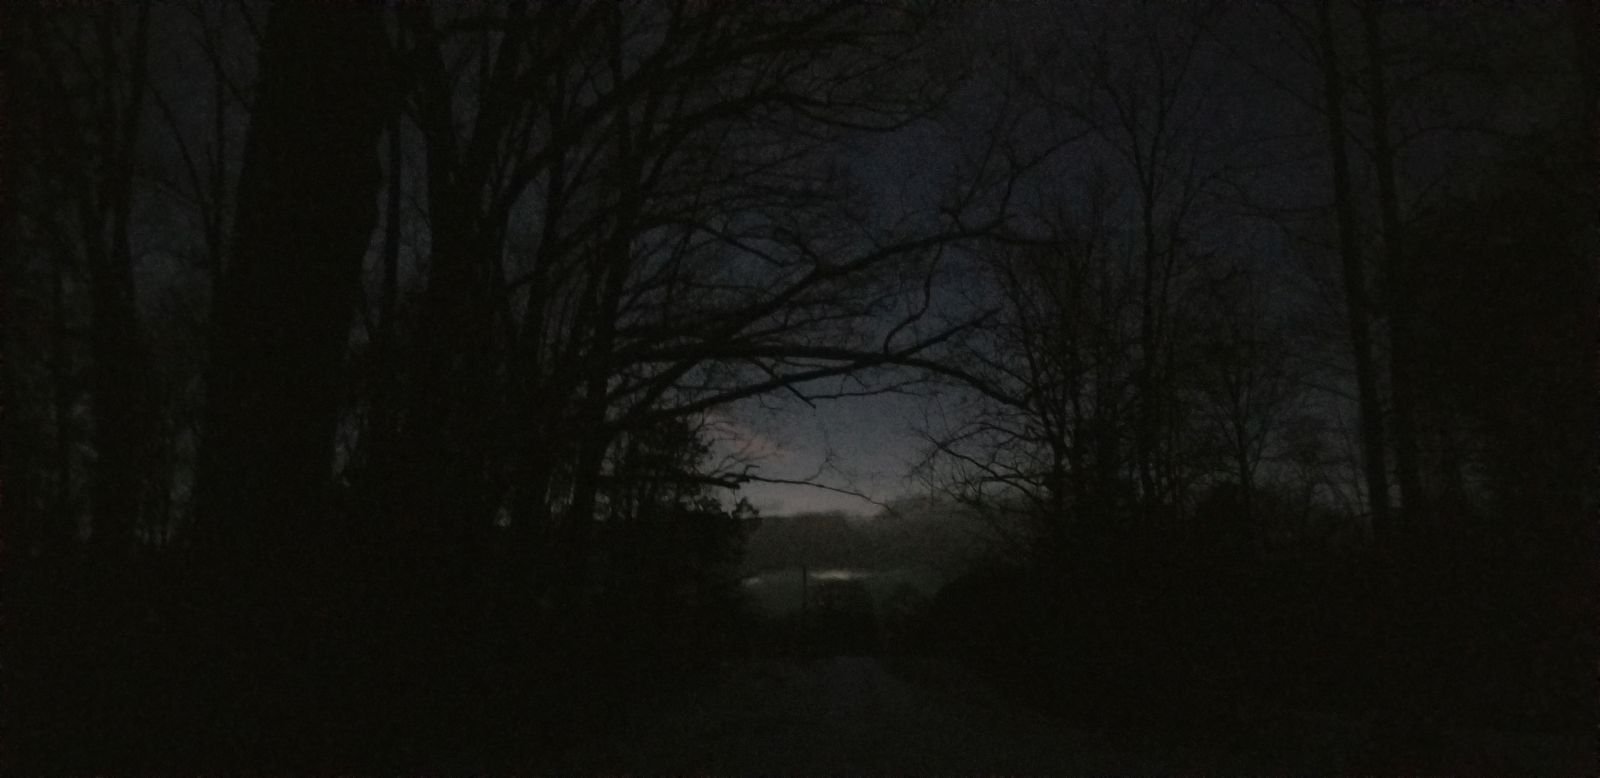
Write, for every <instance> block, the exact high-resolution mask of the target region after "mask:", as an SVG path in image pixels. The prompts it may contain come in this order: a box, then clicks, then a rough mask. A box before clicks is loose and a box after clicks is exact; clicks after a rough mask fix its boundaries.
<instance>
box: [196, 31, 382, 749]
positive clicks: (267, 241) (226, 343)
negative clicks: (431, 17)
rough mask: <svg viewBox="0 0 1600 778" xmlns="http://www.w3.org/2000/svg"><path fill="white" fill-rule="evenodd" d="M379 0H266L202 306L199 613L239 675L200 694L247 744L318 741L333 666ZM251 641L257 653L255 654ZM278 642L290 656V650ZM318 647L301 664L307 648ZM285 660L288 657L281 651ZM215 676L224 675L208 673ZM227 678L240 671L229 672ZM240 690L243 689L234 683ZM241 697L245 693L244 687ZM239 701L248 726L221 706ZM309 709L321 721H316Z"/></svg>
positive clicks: (227, 737) (375, 133)
mask: <svg viewBox="0 0 1600 778" xmlns="http://www.w3.org/2000/svg"><path fill="white" fill-rule="evenodd" d="M386 46H387V43H386V41H385V37H384V31H383V26H382V7H381V6H380V5H378V4H375V3H361V2H337V3H328V2H321V1H320V0H277V2H276V3H274V5H273V6H272V10H271V14H270V17H269V21H268V25H267V31H266V36H265V39H264V41H263V44H262V50H261V54H260V63H261V64H260V78H259V82H258V92H257V97H256V102H255V108H254V114H253V118H252V123H251V126H250V131H249V136H248V138H247V140H246V143H245V152H244V163H243V168H242V172H241V174H240V183H239V189H238V192H239V196H238V209H237V218H236V220H235V231H234V236H233V250H232V252H231V257H232V259H231V264H230V267H229V268H228V272H227V274H226V276H225V277H224V278H223V279H222V283H221V294H220V296H219V299H217V300H216V301H215V309H214V311H213V314H212V338H213V339H212V344H211V362H210V365H209V369H208V375H207V379H208V381H207V388H208V397H207V403H206V409H205V414H206V415H205V438H204V441H203V444H202V446H203V448H202V458H201V463H200V473H199V484H198V488H199V495H198V504H197V512H198V520H199V521H200V522H201V525H200V527H199V529H200V530H201V531H202V532H203V533H204V534H203V536H202V537H201V539H200V540H201V543H200V550H201V551H202V552H205V555H204V556H203V557H202V559H203V560H205V561H208V562H211V563H213V564H212V565H211V566H209V567H207V568H204V569H203V570H202V575H203V576H204V577H205V578H206V579H207V581H206V584H208V585H209V587H210V590H211V591H210V594H211V596H213V597H215V598H216V599H213V600H211V601H210V603H209V605H210V606H211V607H206V608H204V609H203V610H202V613H206V614H207V616H209V620H208V623H207V624H206V625H205V629H206V630H207V631H208V632H216V633H220V634H217V635H215V637H216V638H217V639H220V640H221V641H222V643H221V645H220V646H218V645H216V644H213V646H212V647H213V648H216V649H219V650H220V652H221V654H222V655H221V656H220V657H218V658H219V659H221V660H222V661H224V665H223V667H225V668H229V669H226V670H224V672H226V673H228V674H229V675H230V676H231V677H233V678H235V679H236V683H223V684H220V685H221V686H222V687H225V688H222V689H219V690H217V691H215V692H208V693H214V694H219V695H224V696H222V697H221V698H220V699H215V700H208V701H207V702H209V703H212V704H216V705H220V706H224V707H223V709H222V710H221V711H220V712H219V711H213V712H212V715H213V716H214V717H215V718H216V719H218V720H219V723H218V725H217V726H218V727H220V728H224V729H221V730H219V731H218V732H213V733H211V734H212V735H216V736H218V737H220V738H222V739H223V742H222V743H217V744H213V745H217V746H220V747H225V748H227V749H228V751H229V752H230V753H233V754H235V755H237V757H238V758H242V759H245V760H253V759H263V758H268V757H271V758H276V759H282V758H284V756H285V755H286V754H292V753H305V752H314V750H315V748H316V745H317V744H316V743H315V742H313V741H312V739H311V738H312V737H313V736H319V735H320V734H321V733H320V732H315V731H306V732H299V733H296V732H295V730H296V729H297V728H301V727H313V726H316V725H318V724H322V725H325V724H326V723H327V721H326V720H325V719H327V718H330V715H329V714H328V713H327V712H326V711H325V710H318V709H317V707H316V703H317V700H318V698H319V697H320V698H321V699H323V700H327V699H330V698H327V697H325V696H323V695H326V694H327V693H328V690H327V689H324V688H322V687H323V686H324V685H325V684H326V683H327V679H329V678H335V679H341V680H342V679H343V678H345V677H346V676H347V675H348V671H337V672H331V673H329V674H326V675H322V674H319V673H317V672H316V670H317V669H332V668H336V667H338V665H337V662H338V661H339V656H340V654H341V653H342V652H341V650H340V649H346V648H348V647H347V646H343V645H334V644H331V643H329V642H328V641H327V640H326V638H328V637H329V636H332V635H342V634H346V633H340V632H337V631H336V630H339V629H341V628H342V627H341V625H340V624H339V623H338V622H339V618H340V616H341V613H340V610H339V609H338V608H337V607H330V606H335V605H337V604H338V603H339V599H338V597H339V595H340V592H341V588H340V587H339V586H335V585H334V584H339V583H343V584H351V583H353V581H347V580H345V579H341V578H339V575H340V574H341V573H342V574H343V575H344V576H345V577H346V578H348V579H355V578H357V576H355V575H354V574H353V571H347V570H345V569H344V568H343V567H342V565H344V564H346V562H347V560H346V559H344V558H342V557H344V556H347V555H348V554H349V553H350V547H349V544H347V543H342V542H339V541H340V540H341V538H339V537H338V536H337V535H336V534H335V530H337V529H339V527H338V525H337V524H336V523H335V517H333V516H332V515H330V512H329V511H328V510H327V503H326V498H327V494H326V487H327V483H328V481H329V479H330V476H331V469H332V459H333V441H334V436H335V428H336V425H337V420H338V415H339V406H340V403H341V398H342V395H343V392H342V391H341V387H340V372H341V367H342V364H343V360H344V356H345V350H346V344H347V341H348V339H349V332H350V320H351V316H352V314H353V313H354V311H353V307H354V303H355V299H356V292H357V289H358V284H359V280H360V275H361V268H362V265H363V259H364V255H365V252H366V249H367V244H368V240H369V238H370V237H371V235H372V232H373V230H374V228H375V226H376V221H377V198H378V190H379V187H380V185H381V182H382V177H381V168H380V166H379V163H378V157H377V144H378V141H379V138H380V137H381V135H382V132H383V128H384V126H385V124H386V123H387V120H388V117H389V115H390V112H391V110H392V106H393V103H392V101H391V100H390V99H389V96H388V93H387V92H386V90H385V87H386V85H387V84H388V83H389V79H388V77H387V74H386V73H385V72H384V67H385V61H386V51H385V48H386ZM251 657H263V658H262V659H259V660H258V659H252V658H251ZM289 657H294V658H293V659H290V658H289ZM313 658H314V659H315V660H316V662H315V664H314V666H313V663H312V662H311V660H312V659H313ZM286 668H292V672H291V671H290V670H289V669H286ZM219 680H220V679H219ZM237 684H246V685H247V687H246V688H240V687H239V686H238V685H237ZM235 697H239V699H235ZM246 700H248V702H246ZM236 704H248V705H249V706H250V711H249V712H250V713H252V714H253V719H252V721H251V723H250V725H249V726H248V727H241V724H240V722H238V721H233V720H230V719H231V718H232V715H231V714H240V713H243V711H239V710H234V709H233V708H232V707H231V706H233V705H236ZM319 719H320V720H321V721H319Z"/></svg>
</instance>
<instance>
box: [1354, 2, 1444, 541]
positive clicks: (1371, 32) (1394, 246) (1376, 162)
mask: <svg viewBox="0 0 1600 778" xmlns="http://www.w3.org/2000/svg"><path fill="white" fill-rule="evenodd" d="M1379 10H1380V9H1379V4H1378V2H1377V0H1365V1H1364V2H1363V3H1362V4H1361V23H1362V28H1363V32H1364V39H1365V43H1366V54H1367V73H1368V79H1369V84H1368V90H1367V97H1368V106H1369V110H1370V112H1371V114H1372V157H1373V166H1374V167H1375V168H1376V172H1377V175H1378V213H1379V217H1380V219H1381V223H1382V225H1383V253H1384V267H1385V270H1386V271H1387V273H1388V280H1389V296H1388V308H1389V310H1388V313H1389V390H1390V393H1391V395H1392V399H1391V403H1392V404H1391V408H1390V424H1391V429H1392V431H1393V434H1394V459H1395V479H1396V480H1397V481H1398V482H1399V486H1400V506H1401V516H1402V523H1403V526H1402V527H1400V528H1399V529H1401V530H1403V531H1410V530H1413V529H1421V527H1420V526H1418V524H1419V522H1422V521H1423V519H1424V516H1426V514H1427V511H1428V506H1427V497H1426V495H1424V494H1423V488H1422V476H1421V465H1420V463H1419V462H1418V456H1419V455H1418V451H1417V430H1416V413H1417V399H1418V398H1417V390H1416V380H1415V375H1416V367H1417V358H1418V356H1419V354H1418V353H1417V348H1416V327H1415V322H1416V310H1417V300H1416V288H1415V284H1416V281H1415V279H1414V278H1413V275H1414V274H1413V273H1412V271H1411V267H1410V262H1409V261H1408V260H1407V259H1406V246H1405V234H1404V231H1403V230H1404V228H1403V226H1402V224H1401V221H1400V196H1399V192H1398V187H1397V182H1396V180H1395V149H1394V144H1393V142H1392V141H1391V140H1390V137H1389V109H1390V104H1389V91H1388V84H1387V78H1386V76H1385V74H1384V64H1383V30H1382V26H1381V19H1380V18H1379Z"/></svg>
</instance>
